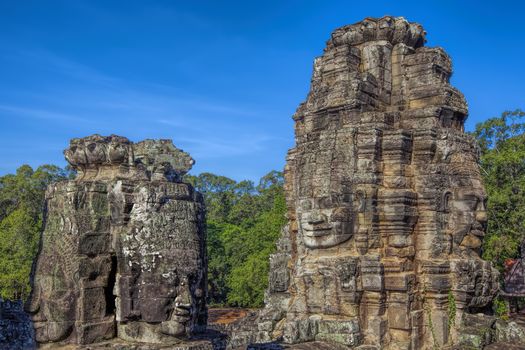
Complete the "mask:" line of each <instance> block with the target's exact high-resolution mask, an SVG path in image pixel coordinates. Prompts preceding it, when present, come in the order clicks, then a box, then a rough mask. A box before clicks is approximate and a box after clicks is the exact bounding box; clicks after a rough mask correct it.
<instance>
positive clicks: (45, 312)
mask: <svg viewBox="0 0 525 350" xmlns="http://www.w3.org/2000/svg"><path fill="white" fill-rule="evenodd" d="M37 271H39V272H40V273H41V275H40V276H39V278H38V279H37V280H35V282H34V287H33V292H32V294H31V298H30V300H29V303H28V310H27V311H29V313H31V319H32V321H33V322H34V328H35V339H36V341H37V342H39V343H45V342H57V341H61V340H64V339H66V338H68V337H69V335H70V334H71V333H72V331H73V326H74V324H75V318H76V313H75V305H76V302H75V300H76V298H75V292H74V287H73V285H72V283H71V281H70V280H69V279H68V278H67V276H66V274H65V271H64V270H63V264H62V262H61V261H59V262H57V261H55V260H54V259H52V258H50V257H44V259H39V261H38V264H37Z"/></svg>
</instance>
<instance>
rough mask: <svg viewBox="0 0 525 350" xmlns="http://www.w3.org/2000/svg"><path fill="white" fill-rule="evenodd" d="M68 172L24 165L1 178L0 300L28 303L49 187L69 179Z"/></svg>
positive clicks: (51, 166)
mask: <svg viewBox="0 0 525 350" xmlns="http://www.w3.org/2000/svg"><path fill="white" fill-rule="evenodd" d="M68 176H69V172H68V171H67V170H63V169H60V168H59V167H56V166H54V165H43V166H40V167H38V168H37V169H36V170H33V169H32V168H31V167H30V166H29V165H22V166H21V167H19V168H18V169H17V171H16V174H8V175H5V176H2V177H0V297H2V298H4V299H13V300H16V299H25V298H26V297H27V296H28V294H29V290H30V289H29V288H30V286H29V275H30V272H31V265H32V261H33V258H34V256H35V254H36V252H37V250H38V243H39V238H40V231H41V230H42V207H43V203H44V192H45V189H46V187H47V185H48V184H50V183H51V182H54V181H59V180H62V179H65V178H67V177H68Z"/></svg>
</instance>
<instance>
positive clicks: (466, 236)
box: [446, 186, 487, 254]
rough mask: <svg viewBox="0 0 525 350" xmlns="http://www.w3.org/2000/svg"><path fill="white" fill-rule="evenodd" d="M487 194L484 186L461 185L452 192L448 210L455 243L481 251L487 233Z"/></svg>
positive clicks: (477, 251) (448, 199)
mask: <svg viewBox="0 0 525 350" xmlns="http://www.w3.org/2000/svg"><path fill="white" fill-rule="evenodd" d="M486 199H487V195H486V193H485V191H484V190H483V188H482V187H474V186H472V187H471V186H469V187H460V188H457V189H455V190H454V191H453V193H451V194H450V196H449V198H447V199H446V201H448V204H447V206H448V210H449V211H450V214H449V215H450V218H449V220H448V223H449V230H450V233H451V234H452V239H453V241H454V243H455V245H459V246H461V247H463V248H468V249H471V250H472V251H474V252H476V253H478V254H479V253H480V248H481V241H482V239H483V236H484V235H485V227H486V223H487V213H486V209H485V203H486Z"/></svg>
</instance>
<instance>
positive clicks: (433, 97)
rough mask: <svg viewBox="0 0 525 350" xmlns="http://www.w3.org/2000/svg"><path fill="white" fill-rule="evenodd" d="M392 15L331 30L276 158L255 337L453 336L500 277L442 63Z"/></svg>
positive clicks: (406, 343) (418, 344) (396, 341)
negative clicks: (275, 200)
mask: <svg viewBox="0 0 525 350" xmlns="http://www.w3.org/2000/svg"><path fill="white" fill-rule="evenodd" d="M424 43H425V32H424V30H423V28H422V27H421V26H420V25H419V24H416V23H410V22H408V21H406V20H405V19H404V18H393V17H383V18H379V19H375V18H367V19H365V20H364V21H362V22H360V23H357V24H354V25H350V26H345V27H342V28H339V29H336V30H335V31H334V32H333V33H332V36H331V38H330V40H328V42H327V45H326V48H325V50H324V52H323V55H322V56H321V57H318V58H317V59H315V62H314V68H313V77H312V82H311V87H310V92H309V94H308V97H307V99H306V101H305V102H303V103H302V104H301V105H300V106H299V108H298V109H297V111H296V113H295V115H294V116H293V119H294V121H295V140H296V145H295V147H294V148H292V149H291V150H290V151H289V153H288V157H287V164H286V168H285V191H286V195H287V205H288V216H289V224H288V226H287V227H286V228H285V229H284V230H283V235H282V238H281V240H280V242H279V244H278V252H277V253H276V254H275V255H273V256H272V257H271V260H270V265H271V272H270V287H269V290H268V293H267V307H266V308H265V310H264V311H263V313H262V314H261V316H260V319H259V320H258V322H257V327H258V331H257V334H256V336H255V338H256V339H257V340H258V341H260V342H268V341H271V340H272V339H282V340H283V341H284V342H285V343H303V342H310V341H326V342H331V343H337V344H343V345H347V346H350V347H356V346H365V347H366V345H369V346H370V347H374V346H375V347H378V348H383V349H414V350H415V349H430V348H434V347H435V346H438V347H439V346H442V345H445V344H448V345H450V344H452V343H454V342H457V341H458V334H457V333H458V329H459V328H458V327H459V326H460V325H461V323H462V322H463V320H464V319H465V317H463V316H464V314H470V313H477V312H482V311H483V310H484V309H485V308H487V307H489V306H490V304H491V301H492V299H493V297H494V295H495V293H496V292H497V290H498V273H497V271H496V270H495V269H494V268H493V267H492V266H491V265H490V264H489V263H488V262H486V261H483V260H482V259H481V258H480V251H481V242H482V239H483V236H484V232H485V226H486V220H487V217H486V212H485V202H486V193H485V189H484V187H483V184H482V182H481V176H480V172H479V167H478V164H477V161H478V150H477V148H476V145H475V142H474V140H473V139H471V138H470V137H469V136H468V135H466V134H465V133H464V130H463V124H464V121H465V119H466V116H467V104H466V101H465V98H464V96H463V95H462V94H461V93H460V92H459V91H458V90H457V89H455V88H453V87H452V86H451V85H450V83H449V78H450V76H451V74H452V65H451V60H450V58H449V56H448V55H447V54H446V53H445V51H444V50H443V49H441V48H429V47H425V46H424Z"/></svg>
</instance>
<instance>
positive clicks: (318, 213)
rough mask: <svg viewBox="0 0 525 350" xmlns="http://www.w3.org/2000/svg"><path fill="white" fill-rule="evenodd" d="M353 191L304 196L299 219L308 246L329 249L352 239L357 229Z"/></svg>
mask: <svg viewBox="0 0 525 350" xmlns="http://www.w3.org/2000/svg"><path fill="white" fill-rule="evenodd" d="M352 199H353V198H352V195H351V194H332V195H329V196H324V197H318V198H300V199H299V201H298V205H297V219H298V221H299V230H300V232H301V235H302V238H303V242H304V244H305V246H306V247H308V248H328V247H333V246H335V245H338V244H340V243H343V242H345V241H347V240H349V239H350V238H351V237H352V235H353V234H354V231H355V230H356V229H357V227H356V226H357V220H356V216H355V211H354V209H353V205H352V204H353V200H352Z"/></svg>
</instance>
